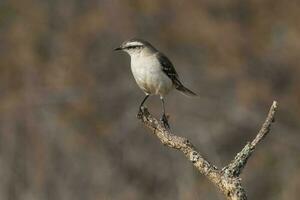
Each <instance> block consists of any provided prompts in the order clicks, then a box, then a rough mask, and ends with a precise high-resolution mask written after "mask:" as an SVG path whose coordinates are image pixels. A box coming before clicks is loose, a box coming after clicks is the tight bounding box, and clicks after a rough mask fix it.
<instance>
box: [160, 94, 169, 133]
mask: <svg viewBox="0 0 300 200" xmlns="http://www.w3.org/2000/svg"><path fill="white" fill-rule="evenodd" d="M160 99H161V103H162V108H163V115H162V116H161V119H160V120H161V121H162V123H163V124H164V126H165V128H166V129H170V125H169V122H168V118H167V116H166V110H165V101H164V98H163V97H162V96H161V97H160Z"/></svg>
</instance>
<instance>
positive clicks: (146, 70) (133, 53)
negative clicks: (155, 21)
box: [115, 39, 196, 128]
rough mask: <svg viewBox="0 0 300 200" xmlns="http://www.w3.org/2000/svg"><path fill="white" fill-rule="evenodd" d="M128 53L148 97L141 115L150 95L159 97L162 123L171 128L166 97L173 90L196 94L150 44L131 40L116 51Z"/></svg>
mask: <svg viewBox="0 0 300 200" xmlns="http://www.w3.org/2000/svg"><path fill="white" fill-rule="evenodd" d="M115 50H116V51H118V50H122V51H125V52H127V53H128V54H129V55H130V58H131V71H132V73H133V76H134V78H135V80H136V82H137V84H138V86H139V87H140V88H141V89H142V90H143V91H144V92H145V94H146V96H145V98H144V99H143V101H142V103H141V104H140V107H139V113H140V112H141V108H142V106H143V105H144V103H145V101H146V100H147V99H148V97H149V96H150V95H159V96H160V99H161V102H162V109H163V114H162V117H161V121H162V122H163V124H164V126H165V127H166V128H170V126H169V123H168V119H167V117H166V114H165V105H164V97H165V96H166V95H167V94H168V93H169V92H170V91H171V90H172V89H173V88H175V89H177V90H179V91H180V92H182V93H183V94H185V95H188V96H196V94H195V93H194V92H192V91H191V90H189V89H188V88H186V87H185V86H183V84H182V83H181V81H180V80H179V76H178V74H177V72H176V70H175V68H174V66H173V64H172V63H171V61H170V60H169V59H168V58H167V57H166V56H165V55H164V54H163V53H161V52H159V51H158V50H157V49H155V48H154V47H153V46H152V45H151V44H150V43H149V42H147V41H145V40H142V39H131V40H128V41H125V42H123V43H122V45H121V46H120V47H118V48H116V49H115Z"/></svg>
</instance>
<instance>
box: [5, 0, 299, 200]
mask: <svg viewBox="0 0 300 200" xmlns="http://www.w3.org/2000/svg"><path fill="white" fill-rule="evenodd" d="M299 13H300V7H299V1H297V0H290V1H279V0H249V1H238V0H231V1H229V0H224V1H217V0H210V1H208V0H202V1H198V0H191V1H183V0H175V1H171V0H164V1H159V0H151V1H150V0H148V1H137V0H134V1H133V0H97V1H96V0H88V1H80V0H64V1H61V0H26V1H18V0H2V1H1V2H0V94H1V96H0V112H1V115H0V177H1V179H0V199H7V200H16V199H22V200H41V199H49V200H50V199H51V200H53V199H64V200H65V199H66V200H67V199H73V200H77V199H78V200H81V199H85V200H89V199H93V200H95V199H99V200H100V199H101V200H110V199H114V200H115V199H122V200H127V199H128V200H135V199H144V200H147V199H149V200H150V199H151V200H152V199H165V200H166V199H185V200H191V199H206V200H213V199H222V197H221V196H219V195H218V192H217V191H216V190H215V189H214V187H213V185H211V184H210V183H209V182H208V181H207V180H206V179H205V178H204V177H202V176H200V175H199V174H198V173H197V171H196V170H194V169H193V167H192V165H191V164H190V163H188V162H187V161H186V160H185V158H184V157H183V156H182V155H181V154H179V153H178V152H176V151H173V150H170V149H167V148H164V147H163V146H161V144H160V143H159V142H158V141H157V139H156V138H154V137H151V135H149V134H148V133H147V132H148V130H146V129H145V128H144V127H143V126H142V124H141V123H140V122H139V121H138V120H137V119H136V118H135V115H136V113H137V108H138V105H139V103H140V101H141V99H142V98H143V93H142V92H141V91H140V90H139V89H138V87H137V86H136V84H135V83H134V80H133V78H132V75H131V72H130V67H129V58H128V56H125V55H122V54H116V53H114V52H112V49H113V48H115V47H117V46H118V45H119V44H120V43H121V42H122V41H123V40H126V39H130V38H132V37H136V36H137V37H141V38H144V39H146V40H149V41H150V42H152V43H153V44H154V46H156V47H157V48H158V49H160V50H161V51H163V52H164V53H165V54H166V55H167V56H168V57H169V58H170V59H171V60H172V61H173V63H174V65H175V67H176V68H177V71H178V73H179V74H180V76H181V78H182V80H183V82H184V83H185V84H186V85H187V86H188V87H189V88H191V89H193V90H194V91H196V92H197V93H198V94H200V98H198V99H197V98H195V99H191V98H186V97H184V96H182V95H181V94H179V93H177V92H172V93H171V94H170V95H169V96H168V98H167V111H168V112H169V114H170V115H171V125H172V127H173V130H174V132H176V133H178V134H181V135H184V136H186V137H187V138H189V139H191V140H192V141H193V143H194V144H195V145H196V146H198V148H199V150H200V151H201V152H203V153H204V154H205V155H206V157H208V159H209V160H210V161H212V162H213V163H215V164H216V165H218V166H220V167H221V166H224V165H225V164H226V163H227V162H229V161H230V159H232V158H233V157H234V155H235V153H236V152H237V151H238V150H239V149H241V147H242V146H243V145H244V144H245V142H246V141H247V140H249V139H250V138H252V137H254V136H255V135H256V132H257V130H258V129H259V127H260V125H261V123H262V122H263V120H264V117H265V116H266V113H267V110H268V108H269V106H270V105H271V103H272V100H273V99H275V100H278V102H279V105H280V109H279V112H278V113H277V118H276V123H275V125H274V126H273V127H272V128H273V130H272V132H271V134H270V136H269V137H268V138H267V139H266V140H265V141H264V142H263V144H262V145H260V146H259V149H258V150H257V151H256V152H255V156H253V157H251V159H250V161H249V164H248V165H247V168H246V169H245V172H244V173H243V177H242V178H243V179H244V185H245V187H246V189H247V192H248V195H249V199H265V200H267V199H270V200H277V199H278V200H279V199H280V200H296V199H299V198H298V196H299V195H298V193H299V188H300V157H299V152H300V145H299V141H300V135H299V127H300V120H299V119H300V78H299V77H300V21H299ZM148 107H149V108H150V110H151V111H152V112H153V113H155V114H156V115H157V116H159V113H160V103H159V100H158V98H151V99H150V100H149V101H148Z"/></svg>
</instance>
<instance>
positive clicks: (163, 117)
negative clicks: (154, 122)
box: [160, 114, 170, 130]
mask: <svg viewBox="0 0 300 200" xmlns="http://www.w3.org/2000/svg"><path fill="white" fill-rule="evenodd" d="M160 120H161V122H162V123H163V125H164V127H165V128H166V129H168V130H170V125H169V122H168V118H167V116H166V115H165V114H163V115H162V117H161V119H160Z"/></svg>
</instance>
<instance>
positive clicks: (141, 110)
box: [136, 106, 144, 119]
mask: <svg viewBox="0 0 300 200" xmlns="http://www.w3.org/2000/svg"><path fill="white" fill-rule="evenodd" d="M143 109H144V107H143V106H142V107H140V108H139V111H138V113H137V115H136V117H137V118H138V119H142V117H143V114H144V113H143Z"/></svg>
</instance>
